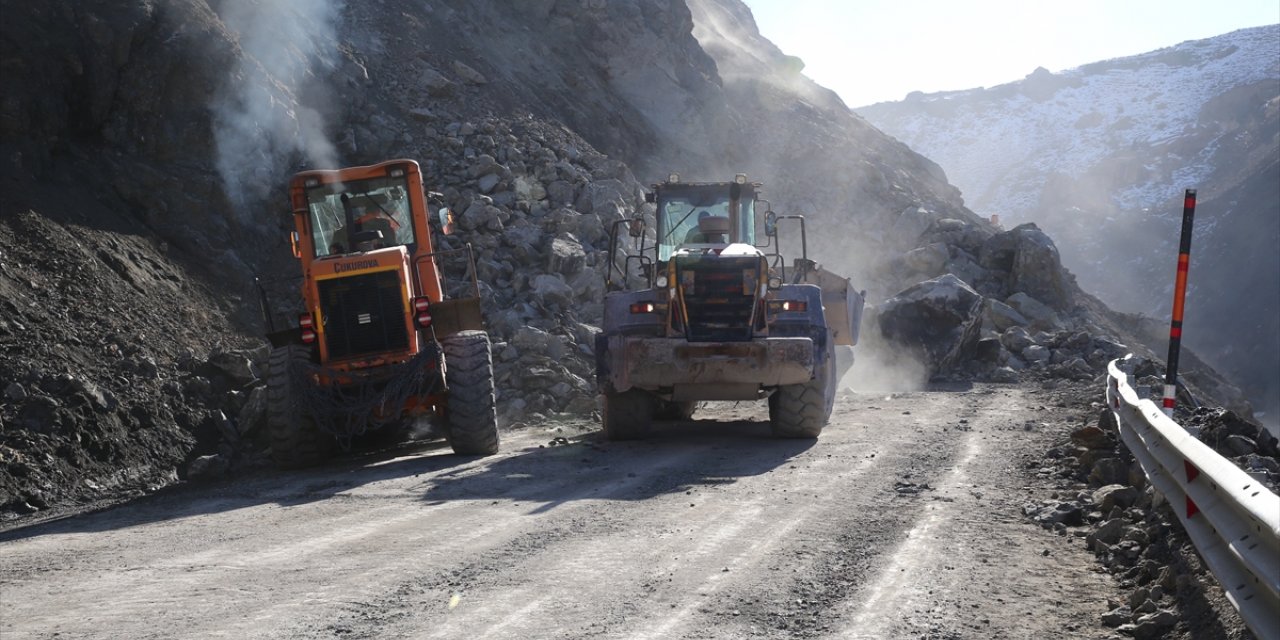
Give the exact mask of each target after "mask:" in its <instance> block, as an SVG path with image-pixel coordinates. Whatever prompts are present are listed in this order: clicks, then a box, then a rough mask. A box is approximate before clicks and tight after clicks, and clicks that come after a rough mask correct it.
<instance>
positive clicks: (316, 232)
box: [304, 173, 418, 258]
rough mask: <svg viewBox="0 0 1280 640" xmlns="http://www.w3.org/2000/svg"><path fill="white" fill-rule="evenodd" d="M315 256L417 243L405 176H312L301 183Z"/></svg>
mask: <svg viewBox="0 0 1280 640" xmlns="http://www.w3.org/2000/svg"><path fill="white" fill-rule="evenodd" d="M304 193H305V198H306V208H307V222H308V226H309V229H310V234H309V235H310V236H311V246H312V247H314V251H315V253H314V257H316V258H327V257H330V256H338V255H342V254H347V253H357V252H367V251H372V250H375V249H385V248H388V247H397V246H403V247H406V248H407V249H408V252H409V254H410V255H413V254H414V253H415V251H416V250H417V247H418V237H417V234H416V226H417V225H416V224H415V220H414V216H413V211H412V205H411V202H410V198H409V195H408V194H409V184H408V178H407V177H406V176H405V175H404V174H403V173H401V174H400V175H399V176H395V177H392V176H384V177H376V178H368V179H364V180H352V181H347V182H337V183H335V182H328V183H326V182H321V181H319V180H315V181H314V184H309V185H308V186H306V188H305V192H304Z"/></svg>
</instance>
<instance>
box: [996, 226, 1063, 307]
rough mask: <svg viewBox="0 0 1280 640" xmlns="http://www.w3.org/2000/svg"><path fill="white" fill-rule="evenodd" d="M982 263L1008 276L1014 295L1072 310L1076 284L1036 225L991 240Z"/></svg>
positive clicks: (1018, 228)
mask: <svg viewBox="0 0 1280 640" xmlns="http://www.w3.org/2000/svg"><path fill="white" fill-rule="evenodd" d="M978 263H979V264H980V265H982V266H983V267H984V268H986V269H990V270H993V271H1003V272H1006V273H1008V274H1009V288H1010V290H1011V291H1014V292H1022V293H1026V294H1028V295H1030V296H1031V297H1033V298H1036V299H1037V300H1040V301H1042V302H1044V303H1045V304H1047V305H1049V306H1050V307H1052V308H1054V309H1057V310H1060V311H1061V310H1066V309H1068V308H1070V306H1071V303H1072V296H1071V291H1072V283H1071V279H1070V275H1068V274H1067V272H1066V270H1065V269H1063V267H1062V259H1061V257H1060V256H1059V255H1058V248H1057V246H1055V245H1054V244H1053V240H1051V239H1049V236H1047V235H1045V233H1044V232H1043V231H1041V230H1040V228H1039V227H1037V226H1036V225H1035V224H1034V223H1028V224H1024V225H1019V226H1017V227H1014V228H1013V229H1010V230H1008V231H1006V232H1004V233H997V234H996V235H993V236H991V237H990V238H987V240H986V241H985V242H984V243H983V244H982V249H981V251H980V252H979V257H978Z"/></svg>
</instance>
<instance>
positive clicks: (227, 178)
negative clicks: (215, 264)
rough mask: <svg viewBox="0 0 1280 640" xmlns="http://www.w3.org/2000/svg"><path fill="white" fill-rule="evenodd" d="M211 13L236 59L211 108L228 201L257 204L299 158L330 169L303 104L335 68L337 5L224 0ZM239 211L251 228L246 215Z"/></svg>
mask: <svg viewBox="0 0 1280 640" xmlns="http://www.w3.org/2000/svg"><path fill="white" fill-rule="evenodd" d="M217 10H218V12H219V14H220V16H221V18H222V21H223V23H224V24H225V25H226V27H227V29H228V31H230V32H231V33H232V34H234V36H235V38H236V39H237V42H238V44H239V48H240V53H241V55H240V56H239V64H238V66H237V67H236V68H234V69H231V70H230V72H229V74H228V76H227V78H226V80H225V83H224V85H223V87H222V89H221V90H220V91H219V93H218V95H217V96H216V97H215V100H214V103H213V104H212V106H211V110H212V112H213V126H214V143H215V146H216V154H217V155H216V164H217V169H218V174H219V176H220V177H221V179H222V183H223V188H224V190H225V192H226V194H227V197H228V198H229V199H230V200H231V201H232V202H235V203H238V204H246V203H251V202H254V201H258V200H261V199H263V198H264V197H266V195H267V194H268V193H269V192H270V190H271V188H272V186H274V185H277V184H279V183H280V178H281V177H282V175H283V174H285V173H290V172H291V171H289V169H290V168H291V167H290V164H291V162H296V160H298V159H299V156H301V158H305V160H306V161H307V162H308V164H309V165H310V166H315V167H333V166H336V165H337V150H336V148H335V147H334V145H333V143H332V142H330V141H329V138H328V136H327V135H326V133H325V122H324V119H323V117H322V116H321V114H320V112H319V111H317V110H316V109H315V108H313V107H311V106H308V105H304V104H303V103H302V102H303V100H302V99H301V96H302V94H303V93H304V92H305V91H307V90H308V89H311V88H314V87H315V86H316V85H319V84H320V83H321V82H322V80H321V77H322V74H323V73H324V72H326V71H331V70H332V69H333V68H334V66H335V63H336V58H337V52H338V48H337V39H336V36H337V31H336V24H337V20H338V17H339V15H340V14H341V10H342V2H341V1H340V0H227V1H225V2H223V3H222V4H221V5H220V6H218V7H217ZM238 210H239V211H240V212H241V213H240V215H241V216H242V217H243V219H242V221H243V222H249V218H250V217H251V214H250V213H249V208H247V207H240V208H239V209H238Z"/></svg>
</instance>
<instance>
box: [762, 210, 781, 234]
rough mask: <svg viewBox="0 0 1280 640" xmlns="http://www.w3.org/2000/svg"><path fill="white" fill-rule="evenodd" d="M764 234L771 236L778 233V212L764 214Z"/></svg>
mask: <svg viewBox="0 0 1280 640" xmlns="http://www.w3.org/2000/svg"><path fill="white" fill-rule="evenodd" d="M764 235H766V236H768V237H770V238H772V237H774V236H776V235H778V214H776V213H774V212H772V211H766V212H765V214H764Z"/></svg>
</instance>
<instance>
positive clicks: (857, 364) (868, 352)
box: [837, 318, 930, 393]
mask: <svg viewBox="0 0 1280 640" xmlns="http://www.w3.org/2000/svg"><path fill="white" fill-rule="evenodd" d="M874 322H875V321H874V319H870V318H869V319H864V320H863V323H862V337H861V340H859V342H858V345H857V346H856V347H854V348H853V352H854V360H853V366H852V367H850V368H849V371H848V372H846V373H845V374H844V377H843V378H841V379H840V381H839V382H838V383H837V387H838V388H840V389H848V390H850V391H857V392H861V393H901V392H907V391H919V390H921V389H924V388H925V384H926V383H927V382H928V381H929V376H930V370H929V366H928V365H926V364H925V363H924V362H923V361H922V360H921V359H920V358H919V357H918V356H917V355H916V354H913V353H910V352H909V351H906V350H904V349H903V348H902V347H901V346H898V345H894V344H892V343H890V342H889V341H887V340H886V339H885V338H884V337H883V336H881V335H880V328H879V327H878V326H876V325H875V324H874Z"/></svg>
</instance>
